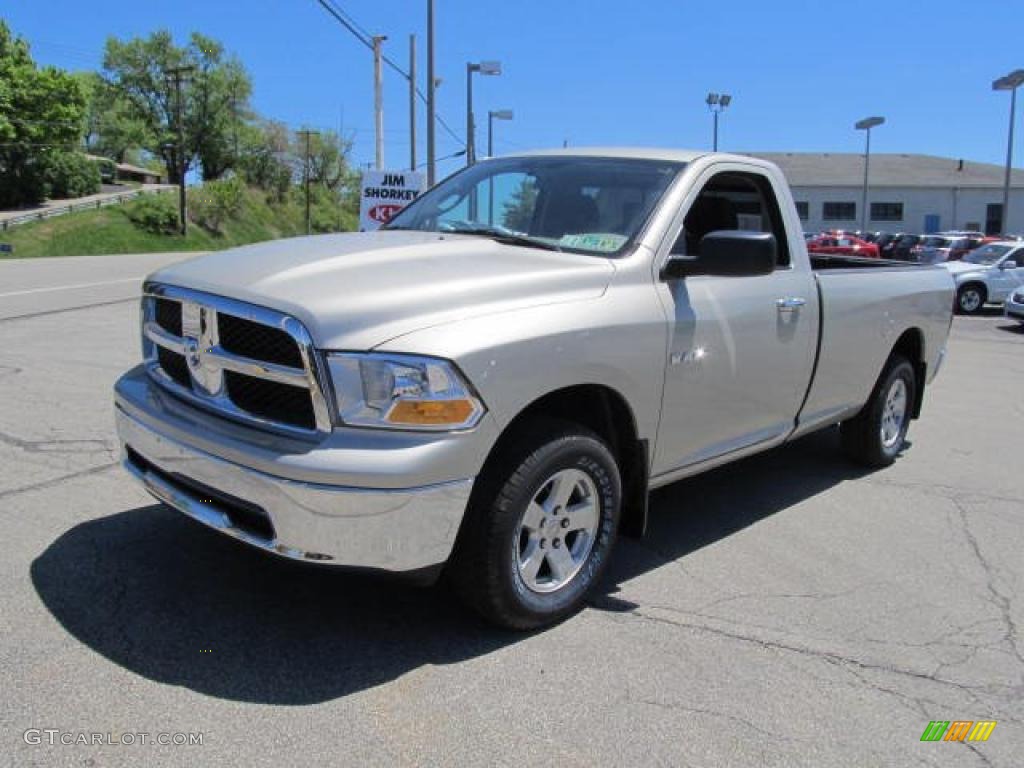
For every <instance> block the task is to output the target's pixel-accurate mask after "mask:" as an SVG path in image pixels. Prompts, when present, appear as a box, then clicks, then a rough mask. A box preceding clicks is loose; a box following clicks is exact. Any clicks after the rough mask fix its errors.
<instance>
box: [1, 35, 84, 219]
mask: <svg viewBox="0 0 1024 768" xmlns="http://www.w3.org/2000/svg"><path fill="white" fill-rule="evenodd" d="M85 108H86V99H85V92H84V91H83V88H82V86H81V84H80V83H79V82H78V80H76V79H75V78H74V77H72V76H71V75H69V74H68V73H67V72H64V71H62V70H59V69H56V68H54V67H45V68H43V69H39V68H38V67H36V64H35V62H34V61H33V60H32V57H31V55H30V52H29V47H28V43H26V42H25V41H24V40H22V39H21V38H15V37H13V36H12V35H11V31H10V29H9V28H8V27H7V24H6V23H5V22H4V21H3V20H0V206H5V207H7V206H15V205H25V204H30V203H37V202H40V201H41V200H42V199H43V198H44V197H45V196H46V194H47V186H48V184H47V171H46V160H47V156H48V155H50V154H51V153H54V152H57V151H67V150H70V149H74V148H76V147H77V146H78V145H79V142H80V140H81V137H82V133H83V130H84V119H85Z"/></svg>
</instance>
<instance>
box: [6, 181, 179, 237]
mask: <svg viewBox="0 0 1024 768" xmlns="http://www.w3.org/2000/svg"><path fill="white" fill-rule="evenodd" d="M175 191H177V187H165V188H163V189H133V190H131V191H130V192H119V193H117V194H115V195H110V196H109V197H102V198H100V199H99V200H89V201H88V202H80V203H69V204H68V205H55V206H52V207H50V208H44V209H42V210H39V211H30V212H29V213H25V214H22V215H21V216H10V217H8V218H6V219H3V220H2V221H0V231H3V232H6V231H7V230H8V229H10V228H11V227H16V226H18V225H19V224H28V223H29V222H30V221H43V220H44V219H49V218H52V217H54V216H63V215H64V214H66V213H74V212H75V211H95V210H98V209H100V208H105V207H106V206H108V205H123V204H124V203H126V202H128V201H129V200H133V199H134V198H136V197H141V196H142V195H159V194H162V193H164V192H175Z"/></svg>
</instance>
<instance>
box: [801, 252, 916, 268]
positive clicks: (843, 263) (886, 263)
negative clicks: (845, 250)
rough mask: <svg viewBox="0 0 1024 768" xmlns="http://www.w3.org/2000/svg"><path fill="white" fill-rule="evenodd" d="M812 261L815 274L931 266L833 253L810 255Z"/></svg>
mask: <svg viewBox="0 0 1024 768" xmlns="http://www.w3.org/2000/svg"><path fill="white" fill-rule="evenodd" d="M807 255H808V256H809V257H810V259H811V269H813V270H814V271H815V272H823V271H825V270H827V269H880V268H883V267H888V268H894V267H900V268H904V267H910V268H913V269H920V268H921V267H926V266H929V265H927V264H918V263H917V262H913V261H897V260H895V259H866V258H864V257H862V256H842V255H839V254H831V253H808V254H807Z"/></svg>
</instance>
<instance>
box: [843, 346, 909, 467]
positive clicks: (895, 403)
mask: <svg viewBox="0 0 1024 768" xmlns="http://www.w3.org/2000/svg"><path fill="white" fill-rule="evenodd" d="M917 386H918V385H917V374H916V372H915V371H914V366H913V365H911V364H910V361H909V360H907V359H906V358H905V357H902V356H901V355H893V356H892V357H890V358H889V362H888V363H886V366H885V369H884V370H883V371H882V375H881V376H880V377H879V379H878V382H877V383H876V384H875V388H874V390H873V391H872V393H871V398H870V399H869V400H868V402H867V404H866V405H865V406H864V408H863V409H862V410H861V412H860V413H858V414H857V416H855V417H854V418H853V419H850V420H849V421H844V422H843V423H842V424H841V425H840V435H841V438H842V443H843V449H844V450H845V451H846V453H847V455H848V456H849V457H850V458H851V459H853V460H854V461H856V462H857V463H858V464H863V465H865V466H868V467H887V466H889V465H890V464H892V463H893V462H894V461H895V460H896V456H897V455H898V454H899V452H900V450H901V449H902V448H903V443H904V441H905V440H906V437H907V429H908V428H909V427H910V417H911V414H912V413H913V405H914V402H915V398H916V397H917Z"/></svg>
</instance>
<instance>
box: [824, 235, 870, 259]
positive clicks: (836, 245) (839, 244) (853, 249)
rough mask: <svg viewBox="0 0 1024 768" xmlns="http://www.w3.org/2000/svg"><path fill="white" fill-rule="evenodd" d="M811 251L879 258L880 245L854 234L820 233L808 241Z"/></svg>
mask: <svg viewBox="0 0 1024 768" xmlns="http://www.w3.org/2000/svg"><path fill="white" fill-rule="evenodd" d="M807 250H808V251H810V252H811V253H822V254H826V255H828V254H832V255H841V256H860V257H862V258H865V259H877V258H879V257H880V256H879V252H878V246H876V245H875V244H874V243H869V242H866V241H864V240H861V239H860V238H859V237H853V236H852V235H840V236H834V235H820V236H818V237H816V238H814V239H813V240H808V241H807Z"/></svg>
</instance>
